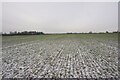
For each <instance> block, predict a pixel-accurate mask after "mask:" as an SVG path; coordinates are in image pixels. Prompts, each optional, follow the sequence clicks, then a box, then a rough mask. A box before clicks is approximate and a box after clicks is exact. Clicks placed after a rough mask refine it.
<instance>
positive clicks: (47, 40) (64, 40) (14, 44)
mask: <svg viewBox="0 0 120 80" xmlns="http://www.w3.org/2000/svg"><path fill="white" fill-rule="evenodd" d="M117 38H118V37H117V34H63V35H62V34H61V35H37V36H35V35H34V36H3V39H2V71H3V72H2V76H3V78H27V77H33V78H111V77H112V78H118V39H117Z"/></svg>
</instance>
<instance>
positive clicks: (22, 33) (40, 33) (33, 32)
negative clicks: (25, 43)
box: [2, 31, 44, 36]
mask: <svg viewBox="0 0 120 80" xmlns="http://www.w3.org/2000/svg"><path fill="white" fill-rule="evenodd" d="M43 34H44V33H43V32H37V31H23V32H17V31H14V32H9V33H2V35H3V36H8V35H43Z"/></svg>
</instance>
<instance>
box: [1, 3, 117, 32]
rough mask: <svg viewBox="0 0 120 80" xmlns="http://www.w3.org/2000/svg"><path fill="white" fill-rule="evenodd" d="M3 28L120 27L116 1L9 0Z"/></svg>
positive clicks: (84, 29)
mask: <svg viewBox="0 0 120 80" xmlns="http://www.w3.org/2000/svg"><path fill="white" fill-rule="evenodd" d="M2 9H3V11H2V12H3V24H2V25H3V27H2V28H3V32H9V31H25V30H28V31H29V30H36V31H43V32H48V33H50V32H52V33H54V32H55V33H56V32H89V31H93V32H100V31H106V30H107V31H116V30H117V29H118V3H117V2H6V3H3V5H2Z"/></svg>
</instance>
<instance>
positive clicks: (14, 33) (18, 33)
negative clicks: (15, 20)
mask: <svg viewBox="0 0 120 80" xmlns="http://www.w3.org/2000/svg"><path fill="white" fill-rule="evenodd" d="M83 33H85V32H82V33H72V32H68V33H62V34H83ZM88 33H89V34H92V33H95V32H92V31H90V32H88ZM98 33H120V32H119V31H113V32H108V31H106V32H98ZM44 34H45V33H43V32H38V31H23V32H17V31H14V32H9V33H0V35H2V36H12V35H44ZM49 34H50V33H49Z"/></svg>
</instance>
